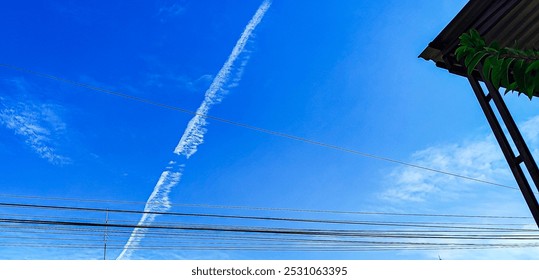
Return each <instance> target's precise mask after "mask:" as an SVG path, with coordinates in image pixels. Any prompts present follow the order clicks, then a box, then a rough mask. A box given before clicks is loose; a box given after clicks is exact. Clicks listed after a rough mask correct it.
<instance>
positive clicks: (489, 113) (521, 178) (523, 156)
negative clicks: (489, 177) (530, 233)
mask: <svg viewBox="0 0 539 280" xmlns="http://www.w3.org/2000/svg"><path fill="white" fill-rule="evenodd" d="M468 81H469V82H470V85H471V86H472V89H473V91H474V93H475V96H476V97H477V100H478V101H479V105H480V106H481V109H482V110H483V113H485V116H486V117H487V121H488V123H489V125H490V127H491V128H492V132H493V133H494V136H495V138H496V140H497V141H498V144H499V145H500V148H501V149H502V152H503V155H504V157H505V159H506V160H507V163H508V164H509V167H510V168H511V172H512V173H513V176H514V177H515V179H516V181H517V184H518V187H519V188H520V191H521V192H522V195H523V196H524V200H526V203H527V204H528V208H529V209H530V211H531V213H532V216H533V218H534V220H535V223H536V224H537V226H538V227H539V203H538V202H537V197H536V196H535V194H534V192H533V190H532V188H531V186H530V182H529V181H528V178H527V177H526V175H525V174H524V171H523V169H522V167H521V164H522V163H524V165H525V166H526V170H527V171H528V173H529V175H530V177H531V179H532V181H533V183H534V185H535V186H536V188H538V187H539V169H538V168H537V164H536V163H535V160H534V159H533V156H532V154H531V153H530V150H529V149H528V146H527V145H526V142H525V141H524V139H523V138H522V135H521V134H520V131H519V130H518V127H517V125H516V123H515V121H514V120H513V117H512V116H511V114H510V113H509V110H508V109H507V106H506V105H505V102H504V101H503V99H502V96H501V94H500V92H499V91H498V90H497V89H496V88H495V87H494V85H492V83H491V82H489V81H488V80H486V79H485V81H486V82H485V85H486V86H487V89H488V94H486V95H485V92H484V91H483V89H482V88H481V85H480V84H479V80H478V79H477V78H476V77H475V76H473V75H468ZM492 101H493V102H494V104H495V105H496V108H497V109H498V113H499V114H500V117H501V118H502V121H503V123H504V125H505V127H506V128H507V130H508V131H509V137H510V138H511V140H512V141H513V143H514V144H515V146H516V148H517V150H518V152H519V155H518V156H516V155H515V153H514V152H513V149H512V148H511V145H510V144H509V141H508V139H507V136H506V134H505V133H504V131H503V129H502V126H501V124H500V122H499V120H498V118H497V117H496V115H495V113H494V110H493V108H492V106H491V103H492Z"/></svg>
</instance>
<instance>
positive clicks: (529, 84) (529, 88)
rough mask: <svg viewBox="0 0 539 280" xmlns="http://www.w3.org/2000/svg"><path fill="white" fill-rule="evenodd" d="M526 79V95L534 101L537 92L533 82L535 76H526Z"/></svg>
mask: <svg viewBox="0 0 539 280" xmlns="http://www.w3.org/2000/svg"><path fill="white" fill-rule="evenodd" d="M524 79H525V80H526V95H527V96H528V97H529V98H530V99H532V97H533V93H534V91H535V83H534V80H533V76H532V75H530V74H526V75H525V77H524Z"/></svg>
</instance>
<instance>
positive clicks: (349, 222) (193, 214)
mask: <svg viewBox="0 0 539 280" xmlns="http://www.w3.org/2000/svg"><path fill="white" fill-rule="evenodd" d="M0 206H3V207H20V208H40V209H54V210H68V211H93V212H110V213H127V214H159V215H163V216H191V217H207V218H229V219H251V220H266V221H267V220H270V221H282V222H302V223H327V224H344V225H384V226H408V227H432V228H445V227H451V228H459V229H497V230H512V229H507V228H492V227H472V226H460V225H456V224H455V223H452V224H449V225H445V226H444V224H445V223H442V224H440V223H425V222H423V223H421V222H416V223H410V222H380V221H355V220H322V219H300V218H283V217H260V216H240V215H220V214H203V213H179V212H157V211H140V210H123V209H104V208H91V207H72V206H57V205H38V204H24V203H4V202H0ZM530 231H534V230H531V229H530Z"/></svg>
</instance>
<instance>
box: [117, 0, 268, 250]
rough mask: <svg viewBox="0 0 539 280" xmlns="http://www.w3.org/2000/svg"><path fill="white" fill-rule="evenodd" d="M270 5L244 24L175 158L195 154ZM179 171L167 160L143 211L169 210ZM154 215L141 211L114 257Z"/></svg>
mask: <svg viewBox="0 0 539 280" xmlns="http://www.w3.org/2000/svg"><path fill="white" fill-rule="evenodd" d="M270 5H271V1H269V0H265V1H264V2H263V3H262V4H261V5H260V7H259V8H258V10H257V11H256V13H255V15H254V16H253V17H252V19H251V21H249V23H248V24H247V26H246V27H245V30H244V31H243V33H242V34H241V36H240V39H239V40H238V41H237V42H236V45H235V46H234V48H233V49H232V53H231V54H230V55H229V57H228V59H227V60H226V62H225V64H224V65H223V66H222V68H221V70H219V73H217V76H215V78H214V79H213V82H212V83H211V85H210V87H209V88H208V90H207V91H206V93H205V97H204V101H203V102H202V104H201V105H200V106H199V108H198V109H197V111H196V115H195V116H194V117H193V118H192V119H191V120H190V121H189V123H188V125H187V128H186V129H185V131H184V133H183V135H182V137H181V139H180V141H179V143H178V145H177V146H176V148H175V149H174V154H176V156H177V157H181V159H182V160H187V159H189V158H190V157H191V156H192V155H193V154H194V153H196V151H197V148H198V146H199V145H200V144H202V143H203V142H204V134H205V133H206V131H207V129H206V125H207V122H206V118H205V117H204V115H207V114H208V112H209V110H210V109H211V108H212V106H213V105H215V104H218V103H219V102H221V100H222V98H223V96H224V95H225V94H226V91H227V84H228V83H230V79H229V77H230V75H231V73H232V72H233V67H234V65H235V62H236V60H237V58H238V57H239V56H240V55H241V54H242V53H243V51H244V48H245V45H246V44H247V42H248V40H249V38H250V37H251V34H252V32H253V31H254V29H255V28H256V26H257V25H258V24H259V23H260V21H261V20H262V18H263V17H264V14H265V13H266V11H267V10H268V9H269V7H270ZM246 62H247V60H246V59H244V60H243V61H242V62H241V63H240V65H239V66H238V67H237V68H236V76H235V78H234V79H233V81H232V85H233V84H235V83H237V82H239V77H240V75H241V73H242V72H243V67H245V64H246ZM182 170H183V165H181V164H179V163H178V162H176V161H171V162H170V163H169V166H168V167H167V170H166V171H164V172H163V173H162V174H161V177H160V179H159V181H158V182H157V184H156V186H155V187H154V191H153V192H152V194H151V195H150V197H149V198H148V201H147V202H146V207H145V210H146V211H160V212H163V211H167V210H169V209H170V201H169V193H170V191H171V190H172V188H173V187H174V186H176V185H177V184H178V183H179V182H180V177H181V175H182ZM156 217H157V215H156V214H144V215H143V216H142V218H141V219H140V221H139V222H138V226H139V227H138V228H136V229H135V230H134V231H133V232H132V234H131V236H130V237H129V240H128V241H127V243H126V244H125V246H124V249H123V251H122V252H121V253H120V255H119V256H118V258H117V259H129V258H131V256H132V254H133V250H134V249H136V245H138V244H140V242H141V241H142V239H143V238H144V233H145V232H146V230H145V229H143V228H140V226H144V225H149V224H151V223H152V222H153V221H154V220H155V218H156Z"/></svg>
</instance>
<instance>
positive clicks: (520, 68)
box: [513, 59, 526, 91]
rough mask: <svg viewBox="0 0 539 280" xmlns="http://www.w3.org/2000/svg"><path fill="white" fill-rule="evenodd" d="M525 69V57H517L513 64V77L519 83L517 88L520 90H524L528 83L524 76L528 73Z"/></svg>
mask: <svg viewBox="0 0 539 280" xmlns="http://www.w3.org/2000/svg"><path fill="white" fill-rule="evenodd" d="M525 71H526V64H525V63H524V59H517V60H516V61H515V63H514V66H513V78H514V79H515V82H516V83H517V88H518V90H519V91H523V89H524V88H525V85H526V80H525V78H524V75H525V74H526V73H525Z"/></svg>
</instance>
